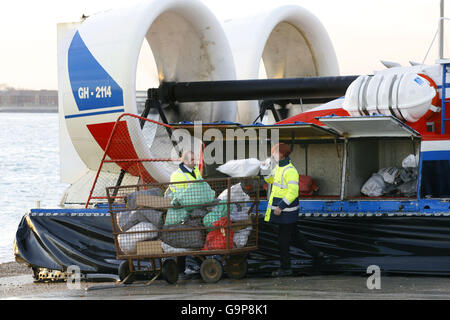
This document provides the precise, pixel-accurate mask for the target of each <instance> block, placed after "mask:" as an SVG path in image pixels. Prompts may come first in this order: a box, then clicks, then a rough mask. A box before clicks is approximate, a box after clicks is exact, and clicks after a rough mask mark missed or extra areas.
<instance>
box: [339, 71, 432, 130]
mask: <svg viewBox="0 0 450 320" xmlns="http://www.w3.org/2000/svg"><path fill="white" fill-rule="evenodd" d="M436 94H437V91H436V89H435V88H434V87H433V85H432V84H431V83H430V82H429V81H428V80H427V79H426V78H425V77H422V76H420V75H419V74H418V73H417V72H414V71H409V72H399V73H392V72H389V73H382V72H380V73H377V74H376V75H375V76H367V75H365V76H360V77H358V78H357V79H356V80H355V81H353V82H352V84H351V85H350V86H349V87H348V89H347V92H346V94H345V100H344V103H343V108H344V109H345V110H346V111H348V112H349V113H350V115H356V116H359V115H373V114H387V115H393V116H395V117H397V118H399V119H401V120H404V121H407V122H411V123H413V122H416V121H418V120H419V119H420V118H421V117H422V116H423V115H425V113H427V111H428V110H429V109H430V106H431V102H432V100H433V98H434V97H435V96H436Z"/></svg>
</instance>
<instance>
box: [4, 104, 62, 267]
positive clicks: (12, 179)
mask: <svg viewBox="0 0 450 320" xmlns="http://www.w3.org/2000/svg"><path fill="white" fill-rule="evenodd" d="M0 128H1V129H0V219H1V226H2V228H1V230H0V263H2V262H8V261H14V255H13V241H14V237H15V234H16V231H17V226H18V225H19V222H20V220H21V218H22V217H23V215H24V214H25V213H26V212H27V211H28V210H29V209H30V208H34V207H35V202H36V200H40V201H41V207H49V208H55V207H57V206H58V205H59V202H60V200H61V197H62V195H63V193H64V191H65V189H66V188H67V187H68V185H67V184H63V183H61V182H60V181H59V145H58V131H59V123H58V114H57V113H0Z"/></svg>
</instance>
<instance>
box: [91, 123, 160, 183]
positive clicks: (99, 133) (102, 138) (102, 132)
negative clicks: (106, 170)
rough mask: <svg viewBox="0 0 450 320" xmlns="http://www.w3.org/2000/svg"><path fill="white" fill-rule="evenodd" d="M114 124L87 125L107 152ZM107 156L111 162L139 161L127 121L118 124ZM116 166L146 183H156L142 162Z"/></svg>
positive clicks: (118, 163) (120, 163)
mask: <svg viewBox="0 0 450 320" xmlns="http://www.w3.org/2000/svg"><path fill="white" fill-rule="evenodd" d="M114 124H115V122H105V123H97V124H89V125H87V128H88V130H89V132H90V133H91V134H92V136H93V137H94V139H95V141H97V143H98V145H99V146H100V147H101V148H102V149H103V151H105V149H106V146H107V144H108V140H109V137H110V135H111V132H112V130H113V128H114ZM106 155H107V156H108V157H109V158H110V159H111V160H121V159H131V160H137V159H139V157H138V155H137V153H136V151H135V149H134V145H133V142H132V141H131V137H130V133H129V131H128V127H127V123H126V121H120V122H119V123H117V127H116V130H115V132H114V136H113V137H112V139H111V143H110V145H109V149H108V150H107V152H106ZM116 164H117V165H118V166H119V167H120V168H122V169H123V170H125V171H126V172H128V173H129V174H131V175H133V176H139V177H140V178H141V179H142V180H143V181H144V182H145V183H149V182H154V181H155V180H154V179H153V178H152V176H151V175H150V174H149V173H148V171H147V170H146V169H145V168H144V166H143V165H142V163H141V162H138V161H136V162H135V161H133V162H129V163H126V162H125V163H124V162H116Z"/></svg>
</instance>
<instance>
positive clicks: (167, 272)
mask: <svg viewBox="0 0 450 320" xmlns="http://www.w3.org/2000/svg"><path fill="white" fill-rule="evenodd" d="M162 275H163V277H164V279H166V281H167V282H168V283H170V284H173V283H176V282H177V281H178V266H177V263H176V262H175V261H174V260H172V259H169V260H166V261H164V263H163V265H162Z"/></svg>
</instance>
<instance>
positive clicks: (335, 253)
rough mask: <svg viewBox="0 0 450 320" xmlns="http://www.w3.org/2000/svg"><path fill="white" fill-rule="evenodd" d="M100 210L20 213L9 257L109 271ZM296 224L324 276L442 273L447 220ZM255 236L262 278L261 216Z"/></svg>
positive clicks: (111, 254) (107, 236)
mask: <svg viewBox="0 0 450 320" xmlns="http://www.w3.org/2000/svg"><path fill="white" fill-rule="evenodd" d="M67 210H68V209H67ZM101 212H103V213H101ZM101 212H97V213H94V214H89V215H88V214H82V213H73V212H72V213H69V212H65V213H49V212H47V213H45V214H37V213H35V214H33V213H30V214H27V215H25V216H24V217H23V218H22V221H21V223H20V225H19V228H18V230H17V234H16V239H15V251H16V252H15V254H16V256H17V257H19V258H21V259H23V260H25V261H26V262H27V263H28V264H30V265H31V266H35V267H42V268H48V269H54V270H64V269H65V268H67V267H68V266H69V265H78V266H79V267H80V269H81V271H82V272H85V273H112V274H116V273H117V267H118V263H119V261H117V260H116V259H115V246H114V240H113V236H112V228H111V219H110V216H109V214H107V213H104V211H101ZM297 227H298V228H299V229H300V231H301V232H303V234H304V235H305V236H306V237H307V238H308V239H309V240H310V241H311V242H312V244H314V245H316V246H317V247H319V248H320V249H321V250H322V251H324V252H325V253H326V254H328V255H330V256H332V258H333V259H332V262H331V263H330V264H328V265H326V266H325V267H324V268H325V270H326V271H329V272H363V273H366V270H367V267H368V266H370V265H377V266H379V267H380V268H381V270H382V271H384V272H391V273H411V274H429V275H433V274H435V275H437V274H439V275H448V274H450V255H449V252H450V217H445V216H380V217H367V216H363V217H302V218H300V219H299V220H298V223H297ZM258 237H259V248H258V250H257V251H255V252H252V253H250V254H249V256H248V273H249V275H255V276H258V275H261V276H264V275H267V274H268V273H269V272H271V271H273V270H275V269H276V268H278V266H279V254H278V240H277V238H278V228H277V225H275V224H270V223H266V222H264V220H263V217H261V220H260V224H259V234H258ZM291 256H292V267H293V269H294V270H296V271H301V270H302V268H305V267H308V266H310V265H311V257H310V256H308V255H307V254H306V253H305V252H303V251H302V250H301V248H297V247H294V246H292V247H291ZM192 261H193V260H191V263H192Z"/></svg>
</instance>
